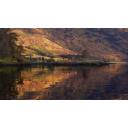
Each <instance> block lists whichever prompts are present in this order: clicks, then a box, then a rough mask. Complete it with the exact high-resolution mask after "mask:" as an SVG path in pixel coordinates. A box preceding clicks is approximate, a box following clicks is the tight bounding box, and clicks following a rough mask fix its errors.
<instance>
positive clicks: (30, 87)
mask: <svg viewBox="0 0 128 128" xmlns="http://www.w3.org/2000/svg"><path fill="white" fill-rule="evenodd" d="M127 76H128V65H120V64H113V65H109V66H102V67H34V68H22V69H21V68H0V99H128V79H127Z"/></svg>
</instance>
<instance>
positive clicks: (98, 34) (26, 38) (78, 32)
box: [13, 28, 128, 61]
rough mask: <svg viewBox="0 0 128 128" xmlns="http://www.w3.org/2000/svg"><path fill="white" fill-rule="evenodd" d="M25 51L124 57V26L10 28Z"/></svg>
mask: <svg viewBox="0 0 128 128" xmlns="http://www.w3.org/2000/svg"><path fill="white" fill-rule="evenodd" d="M13 31H14V32H16V33H17V34H18V35H19V37H18V40H19V43H20V44H22V45H23V46H24V49H25V54H26V55H30V54H33V55H60V54H65V55H69V54H71V55H74V54H75V55H76V54H81V52H82V51H83V50H86V51H87V54H88V56H90V57H95V58H100V59H106V60H115V61H121V60H128V29H127V28H125V29H121V28H119V29H114V28H113V29H112V28H110V29H107V28H106V29H105V28H101V29H99V28H93V29H91V28H87V29H84V28H74V29H73V28H33V29H29V28H27V29H13Z"/></svg>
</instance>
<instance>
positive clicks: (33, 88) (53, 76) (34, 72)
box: [17, 68, 76, 97]
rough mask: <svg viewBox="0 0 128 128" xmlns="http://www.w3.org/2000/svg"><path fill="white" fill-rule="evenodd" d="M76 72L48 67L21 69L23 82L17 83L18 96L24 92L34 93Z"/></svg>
mask: <svg viewBox="0 0 128 128" xmlns="http://www.w3.org/2000/svg"><path fill="white" fill-rule="evenodd" d="M74 74H76V72H75V71H73V72H69V71H66V70H64V69H63V70H62V69H59V68H58V69H55V70H52V71H49V69H48V68H43V69H42V70H41V69H40V68H39V69H36V68H35V69H31V70H30V71H23V72H22V73H21V77H22V79H23V82H22V83H21V84H18V85H17V90H18V97H21V96H23V95H25V93H29V92H31V93H36V92H40V91H43V90H44V89H45V88H48V87H50V86H52V85H56V84H57V83H59V82H62V81H64V80H65V79H68V78H70V77H71V76H72V75H74Z"/></svg>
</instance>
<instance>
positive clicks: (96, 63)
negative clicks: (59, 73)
mask: <svg viewBox="0 0 128 128" xmlns="http://www.w3.org/2000/svg"><path fill="white" fill-rule="evenodd" d="M109 64H111V63H109V62H101V61H96V62H94V61H93V62H33V63H0V67H25V66H35V65H42V66H104V65H109Z"/></svg>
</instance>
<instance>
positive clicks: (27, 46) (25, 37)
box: [13, 29, 77, 56]
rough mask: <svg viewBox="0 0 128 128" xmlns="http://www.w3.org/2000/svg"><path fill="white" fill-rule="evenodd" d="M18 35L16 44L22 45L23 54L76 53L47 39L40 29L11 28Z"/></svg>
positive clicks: (53, 54) (51, 54) (52, 54)
mask: <svg viewBox="0 0 128 128" xmlns="http://www.w3.org/2000/svg"><path fill="white" fill-rule="evenodd" d="M13 32H15V33H17V35H18V42H17V43H18V44H21V45H22V46H23V47H24V55H26V56H27V55H32V56H36V55H46V56H55V55H60V54H65V55H69V54H77V53H76V52H74V51H71V50H69V49H66V48H63V47H62V46H60V45H58V44H57V43H56V42H54V41H51V40H49V39H48V38H46V37H45V36H43V33H41V32H40V29H13Z"/></svg>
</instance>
